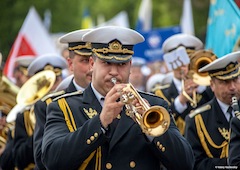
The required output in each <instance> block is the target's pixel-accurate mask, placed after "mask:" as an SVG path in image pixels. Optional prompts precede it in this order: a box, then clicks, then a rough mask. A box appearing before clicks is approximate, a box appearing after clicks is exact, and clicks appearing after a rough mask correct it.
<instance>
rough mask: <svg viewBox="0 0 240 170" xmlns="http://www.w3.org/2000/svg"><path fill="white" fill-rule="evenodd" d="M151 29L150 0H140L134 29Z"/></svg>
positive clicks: (141, 30)
mask: <svg viewBox="0 0 240 170" xmlns="http://www.w3.org/2000/svg"><path fill="white" fill-rule="evenodd" d="M151 29H152V0H142V2H141V4H140V8H139V12H138V20H137V25H136V31H140V32H143V31H149V30H151Z"/></svg>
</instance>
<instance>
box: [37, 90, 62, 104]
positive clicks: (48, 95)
mask: <svg viewBox="0 0 240 170" xmlns="http://www.w3.org/2000/svg"><path fill="white" fill-rule="evenodd" d="M64 93H65V91H64V90H61V91H57V92H53V93H50V94H47V95H46V96H44V97H43V98H42V99H41V101H43V102H44V101H46V100H47V99H49V98H53V97H56V96H59V95H62V94H64Z"/></svg>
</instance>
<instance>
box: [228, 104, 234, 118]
mask: <svg viewBox="0 0 240 170" xmlns="http://www.w3.org/2000/svg"><path fill="white" fill-rule="evenodd" d="M232 111H233V108H232V107H231V106H229V108H228V110H227V113H229V114H230V118H229V121H230V120H231V119H232Z"/></svg>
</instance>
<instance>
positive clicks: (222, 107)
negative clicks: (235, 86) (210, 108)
mask: <svg viewBox="0 0 240 170" xmlns="http://www.w3.org/2000/svg"><path fill="white" fill-rule="evenodd" d="M217 102H218V104H219V106H220V108H221V109H222V112H223V113H224V116H225V117H226V119H227V120H228V121H229V119H230V115H229V113H227V110H228V108H229V106H230V105H227V104H225V103H223V102H222V101H220V100H219V99H217ZM232 116H233V117H234V116H235V114H233V113H232Z"/></svg>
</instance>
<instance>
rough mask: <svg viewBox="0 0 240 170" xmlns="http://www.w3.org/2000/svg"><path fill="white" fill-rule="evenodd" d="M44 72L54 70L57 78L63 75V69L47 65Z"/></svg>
mask: <svg viewBox="0 0 240 170" xmlns="http://www.w3.org/2000/svg"><path fill="white" fill-rule="evenodd" d="M44 70H52V71H54V73H55V74H56V76H60V75H61V74H62V69H60V68H54V67H53V66H52V65H46V66H45V67H44Z"/></svg>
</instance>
